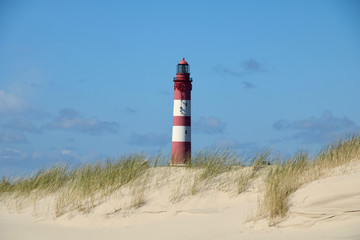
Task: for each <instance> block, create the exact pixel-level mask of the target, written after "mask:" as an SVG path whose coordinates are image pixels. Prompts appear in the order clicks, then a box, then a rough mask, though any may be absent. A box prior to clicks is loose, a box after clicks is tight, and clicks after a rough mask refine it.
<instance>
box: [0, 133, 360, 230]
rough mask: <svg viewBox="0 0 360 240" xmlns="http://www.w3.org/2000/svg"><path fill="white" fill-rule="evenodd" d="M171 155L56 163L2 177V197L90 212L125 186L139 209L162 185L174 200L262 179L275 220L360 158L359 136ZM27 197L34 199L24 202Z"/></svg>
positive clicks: (235, 189)
mask: <svg viewBox="0 0 360 240" xmlns="http://www.w3.org/2000/svg"><path fill="white" fill-rule="evenodd" d="M167 159H169V158H168V157H166V156H165V155H163V154H158V155H155V156H152V157H148V156H145V155H144V154H131V155H125V156H121V157H119V158H118V159H108V160H100V161H97V162H95V163H86V164H80V165H77V166H71V165H61V164H60V165H55V166H53V167H50V168H47V169H41V170H39V171H37V172H36V173H35V174H33V175H31V176H28V177H25V176H24V177H20V178H17V179H9V178H6V177H3V178H2V180H0V201H3V202H5V201H8V200H9V199H10V200H11V201H15V202H16V204H15V205H16V206H18V207H17V208H19V209H21V208H23V207H26V206H27V205H29V204H31V202H36V201H40V200H41V199H43V198H46V197H48V196H54V198H55V207H54V208H55V216H56V217H59V216H62V215H63V214H66V213H68V212H71V211H78V212H81V213H84V214H87V213H90V212H91V211H92V210H93V209H95V208H96V207H97V206H98V205H99V204H101V203H103V202H105V201H106V200H108V199H109V198H110V196H112V195H113V194H114V193H116V192H117V191H120V190H123V189H127V193H124V194H123V195H125V196H129V197H130V198H131V200H130V201H129V204H128V208H131V209H138V208H141V207H142V206H144V205H146V201H147V195H148V194H150V193H151V192H152V191H156V190H157V189H160V188H161V187H162V186H164V185H169V184H171V185H173V186H172V189H173V194H171V196H170V197H169V202H170V203H176V202H179V201H182V200H184V199H186V198H190V197H192V196H194V195H196V194H199V193H204V192H206V191H208V190H210V189H216V190H220V191H224V192H230V194H231V195H232V196H237V195H239V194H242V193H243V192H245V191H247V190H248V189H249V187H250V185H251V183H252V182H253V181H254V180H255V179H259V180H260V181H262V182H263V186H264V189H265V190H264V195H263V198H262V200H261V201H260V208H259V209H260V211H261V214H260V215H261V217H267V218H269V219H270V222H273V223H276V219H281V218H283V217H285V216H286V214H287V212H288V209H289V197H290V196H291V194H292V193H294V192H295V191H296V190H297V189H299V188H300V187H301V186H303V185H304V184H306V183H309V182H311V181H314V180H316V179H318V178H321V177H322V176H325V175H326V174H327V172H328V171H329V170H331V169H333V168H336V167H338V166H341V165H344V164H348V163H349V162H351V161H352V160H354V159H358V160H359V159H360V136H359V135H354V136H351V137H348V138H343V139H340V140H338V141H336V142H335V143H333V144H329V145H328V146H325V147H324V148H323V149H321V151H319V153H318V154H316V155H315V156H310V154H309V153H308V152H307V151H301V152H299V153H296V154H294V155H292V156H290V157H283V156H281V155H280V154H273V152H272V151H271V150H270V149H268V148H265V149H262V150H260V151H258V152H257V153H255V154H254V155H253V156H252V157H247V158H246V157H241V156H240V155H239V154H236V153H234V152H232V151H230V150H229V149H225V150H216V151H214V152H210V151H200V152H198V153H196V154H194V156H193V157H192V159H191V162H190V163H188V164H186V165H185V166H184V167H180V168H179V167H172V166H170V165H166V164H164V163H165V162H166V161H167ZM158 170H159V171H158ZM160 170H161V171H160ZM174 171H183V173H184V174H183V175H182V177H181V178H180V179H177V180H174V179H172V176H171V173H172V172H174ZM160 175H161V176H160ZM261 176H262V177H261ZM171 179H172V180H171ZM26 199H30V200H32V201H28V202H27V201H24V200H26Z"/></svg>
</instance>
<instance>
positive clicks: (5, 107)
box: [0, 90, 28, 115]
mask: <svg viewBox="0 0 360 240" xmlns="http://www.w3.org/2000/svg"><path fill="white" fill-rule="evenodd" d="M27 108H28V105H27V104H26V103H25V102H24V101H23V100H22V99H21V98H19V97H18V96H16V95H14V94H12V93H6V92H4V91H2V90H0V115H1V114H9V113H17V112H21V111H24V110H26V109H27Z"/></svg>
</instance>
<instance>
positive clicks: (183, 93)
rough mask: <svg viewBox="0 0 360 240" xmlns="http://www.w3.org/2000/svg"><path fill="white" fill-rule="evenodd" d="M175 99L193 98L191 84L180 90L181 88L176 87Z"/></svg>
mask: <svg viewBox="0 0 360 240" xmlns="http://www.w3.org/2000/svg"><path fill="white" fill-rule="evenodd" d="M174 100H191V90H190V86H188V87H185V89H184V90H182V91H180V90H179V89H175V91H174Z"/></svg>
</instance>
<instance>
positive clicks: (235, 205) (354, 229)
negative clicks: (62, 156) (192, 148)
mask: <svg viewBox="0 0 360 240" xmlns="http://www.w3.org/2000/svg"><path fill="white" fill-rule="evenodd" d="M163 171H167V173H165V175H166V174H167V176H169V178H164V177H163V179H165V180H164V181H166V182H169V184H165V183H164V182H163V183H161V181H160V180H159V178H157V179H154V181H157V184H160V185H161V187H158V188H156V189H155V188H154V189H151V190H150V191H149V192H147V193H146V196H145V198H146V204H144V205H143V206H142V207H140V208H138V209H136V210H129V209H128V210H124V201H122V202H121V201H119V199H120V198H121V197H122V199H125V198H126V196H125V195H126V193H124V192H119V193H116V194H113V195H112V196H111V198H110V199H108V200H107V201H106V202H102V203H99V205H98V206H97V207H96V208H94V209H93V210H92V211H91V212H90V213H88V214H76V213H72V214H64V215H63V216H60V217H58V218H55V217H54V215H53V211H52V209H51V206H52V205H51V204H52V203H51V202H52V200H51V197H49V198H47V199H44V200H41V201H39V202H38V203H34V204H35V205H36V207H35V208H34V207H27V208H24V209H22V210H21V211H20V212H16V211H15V210H11V208H8V207H9V205H7V204H2V206H1V212H0V239H3V240H5V239H36V240H40V239H80V238H81V239H87V240H91V239H169V238H170V239H182V240H183V239H207V240H209V239H277V240H278V239H306V238H307V239H360V187H359V186H360V163H359V162H357V163H356V164H353V165H351V166H350V167H349V166H347V167H346V168H345V167H341V168H338V169H336V170H334V171H333V172H332V173H331V174H330V175H329V176H328V177H326V178H322V179H319V180H316V181H313V182H311V183H309V184H307V185H305V186H303V187H302V188H300V189H299V190H298V191H296V192H295V193H294V194H292V196H291V197H290V209H289V213H288V216H287V217H286V218H285V219H282V220H281V221H280V222H279V223H278V224H277V225H275V226H272V227H269V224H268V220H267V219H259V218H258V216H257V214H258V208H259V199H261V197H262V194H263V189H262V188H263V186H262V184H261V183H262V182H261V181H260V180H259V179H260V178H261V176H260V178H258V179H257V180H255V181H254V182H253V183H252V184H251V185H250V187H249V188H248V189H247V190H246V191H245V192H243V193H241V194H239V195H234V194H233V192H232V191H219V190H217V189H216V188H214V189H209V190H207V191H203V192H200V193H198V194H196V195H186V191H187V187H186V186H185V187H183V189H182V188H181V187H179V185H175V186H177V187H174V186H172V184H171V183H172V182H173V181H176V179H177V180H179V179H181V181H183V182H184V184H185V183H189V181H191V179H193V176H191V174H190V176H189V174H188V173H187V172H186V171H184V170H182V169H179V168H172V169H170V170H168V169H167V170H163ZM163 174H164V173H163ZM158 175H159V174H158ZM163 176H164V175H163ZM183 195H185V197H184V198H181V196H183ZM174 198H179V199H175V200H174ZM169 199H173V201H169ZM129 201H130V200H129ZM125 202H126V201H125ZM255 219H256V220H255Z"/></svg>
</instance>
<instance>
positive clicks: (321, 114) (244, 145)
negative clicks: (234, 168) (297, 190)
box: [0, 0, 360, 176]
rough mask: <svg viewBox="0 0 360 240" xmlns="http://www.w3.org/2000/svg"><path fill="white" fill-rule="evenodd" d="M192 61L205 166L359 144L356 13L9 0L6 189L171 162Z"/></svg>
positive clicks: (4, 66) (3, 83) (353, 4)
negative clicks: (121, 163) (12, 180)
mask: <svg viewBox="0 0 360 240" xmlns="http://www.w3.org/2000/svg"><path fill="white" fill-rule="evenodd" d="M182 57H185V58H186V60H187V61H188V63H189V64H190V67H191V68H190V70H191V77H192V78H193V91H192V125H193V131H192V146H193V151H194V152H196V151H199V150H202V149H214V148H223V147H229V148H231V149H233V150H234V151H239V152H243V153H251V152H253V151H257V150H259V149H261V148H263V147H270V148H272V149H273V150H274V151H281V152H283V153H284V154H289V153H293V152H296V151H298V150H300V149H304V148H305V149H309V150H311V151H316V150H318V149H319V148H320V147H321V146H322V145H323V144H326V143H328V142H332V141H334V140H336V139H337V138H338V137H340V136H344V135H346V134H353V133H358V132H359V131H360V110H359V109H360V108H359V93H360V91H359V90H360V3H359V1H349V0H344V1H341V0H338V1H334V0H330V1H325V0H320V1H307V0H306V1H265V0H264V1H156V0H155V1H42V0H39V1H21V0H19V1H10V0H9V1H8V0H1V1H0V175H7V176H15V175H19V174H23V173H29V172H31V171H34V170H35V169H37V168H39V167H43V166H50V165H52V164H54V163H56V162H59V161H70V162H75V163H78V162H88V161H96V160H98V159H101V158H108V157H109V158H116V157H117V156H120V155H123V154H128V153H132V152H144V153H148V154H154V153H157V152H159V151H162V152H164V153H169V152H170V149H171V131H172V107H173V81H172V79H173V77H174V76H175V71H176V64H177V63H178V62H179V61H180V60H181V58H182Z"/></svg>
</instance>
